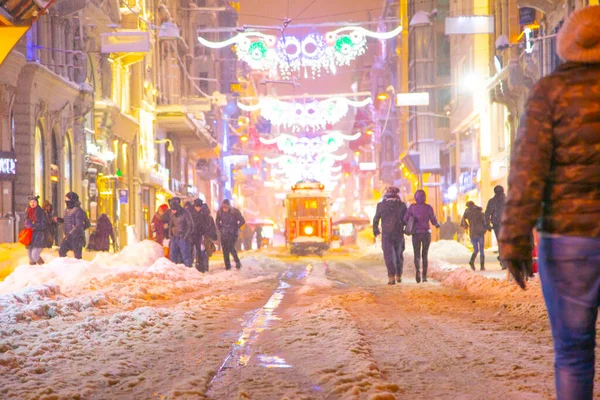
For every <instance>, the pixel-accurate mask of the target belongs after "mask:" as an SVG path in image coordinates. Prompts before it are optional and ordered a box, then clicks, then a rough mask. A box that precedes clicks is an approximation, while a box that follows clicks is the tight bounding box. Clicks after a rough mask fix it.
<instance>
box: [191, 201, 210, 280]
mask: <svg viewBox="0 0 600 400" xmlns="http://www.w3.org/2000/svg"><path fill="white" fill-rule="evenodd" d="M203 205H204V202H203V201H202V200H201V199H195V200H194V206H193V211H192V219H193V221H194V234H193V235H192V249H193V250H192V253H193V256H194V265H195V267H196V269H197V270H198V271H200V272H206V271H205V268H204V265H205V264H206V262H205V258H207V256H206V252H205V251H204V236H205V234H206V233H207V232H208V229H209V225H210V223H209V222H208V220H207V218H206V217H207V216H206V214H205V213H204V212H203V211H202V206H203Z"/></svg>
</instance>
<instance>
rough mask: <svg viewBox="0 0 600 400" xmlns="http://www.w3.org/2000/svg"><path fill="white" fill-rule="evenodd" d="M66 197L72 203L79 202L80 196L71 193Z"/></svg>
mask: <svg viewBox="0 0 600 400" xmlns="http://www.w3.org/2000/svg"><path fill="white" fill-rule="evenodd" d="M66 196H67V198H68V199H69V200H71V201H79V195H78V194H77V193H75V192H69V193H67V194H66Z"/></svg>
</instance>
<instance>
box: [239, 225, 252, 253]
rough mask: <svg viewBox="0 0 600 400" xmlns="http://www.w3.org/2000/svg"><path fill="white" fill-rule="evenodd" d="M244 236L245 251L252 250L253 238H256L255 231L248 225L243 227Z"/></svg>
mask: <svg viewBox="0 0 600 400" xmlns="http://www.w3.org/2000/svg"><path fill="white" fill-rule="evenodd" d="M241 231H242V238H243V242H244V251H249V250H252V239H253V238H254V231H253V230H252V228H250V227H249V226H248V225H246V226H243V227H242V228H241Z"/></svg>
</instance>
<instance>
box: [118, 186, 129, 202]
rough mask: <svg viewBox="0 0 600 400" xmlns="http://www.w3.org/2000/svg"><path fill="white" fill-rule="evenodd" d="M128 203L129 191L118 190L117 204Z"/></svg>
mask: <svg viewBox="0 0 600 400" xmlns="http://www.w3.org/2000/svg"><path fill="white" fill-rule="evenodd" d="M128 203H129V189H119V204H128Z"/></svg>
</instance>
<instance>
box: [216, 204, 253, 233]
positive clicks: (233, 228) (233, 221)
mask: <svg viewBox="0 0 600 400" xmlns="http://www.w3.org/2000/svg"><path fill="white" fill-rule="evenodd" d="M216 223H217V228H218V229H219V232H221V236H225V237H233V236H235V237H237V236H238V234H239V232H240V228H241V227H242V226H244V224H245V223H246V221H245V220H244V217H242V213H241V212H240V210H238V209H237V208H231V209H230V210H229V212H225V211H223V209H219V211H218V212H217V221H216Z"/></svg>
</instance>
